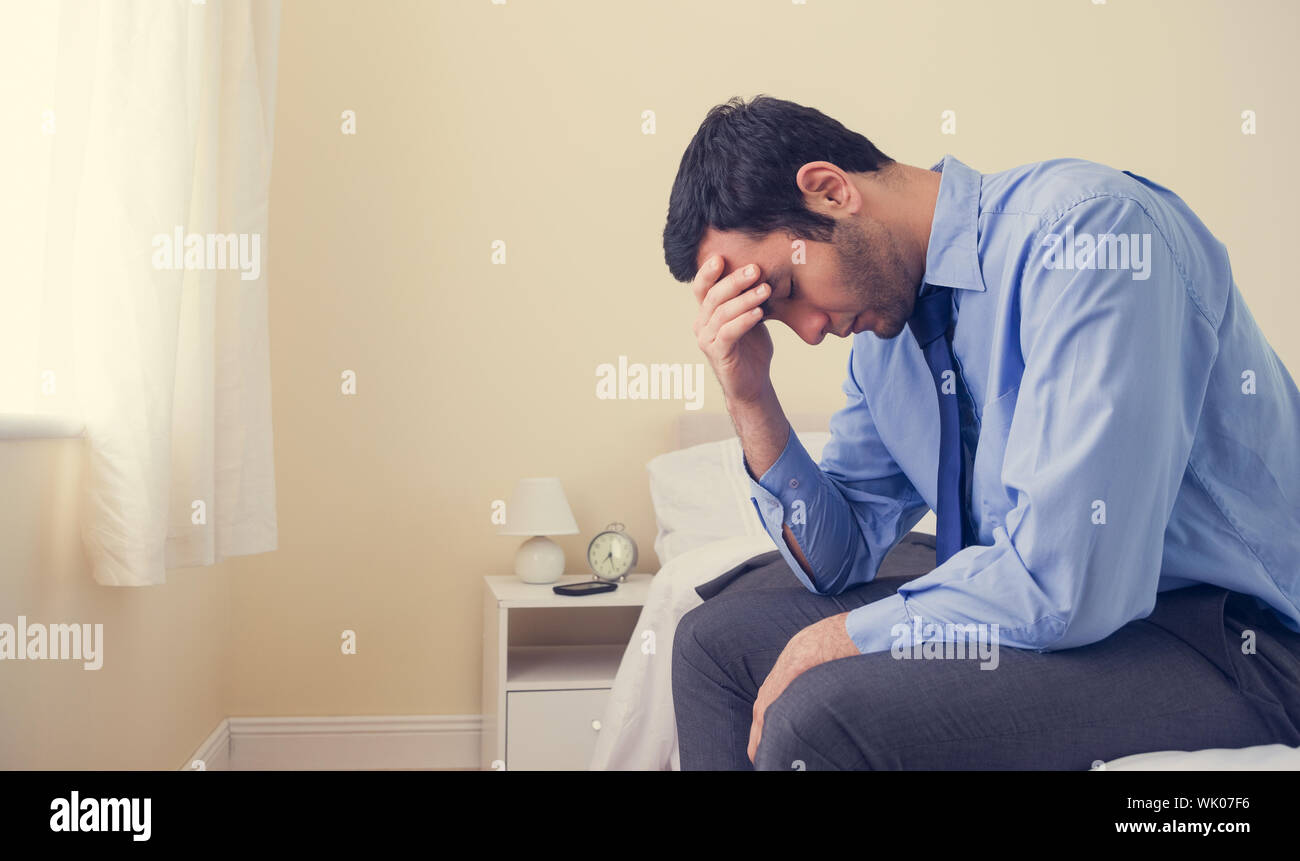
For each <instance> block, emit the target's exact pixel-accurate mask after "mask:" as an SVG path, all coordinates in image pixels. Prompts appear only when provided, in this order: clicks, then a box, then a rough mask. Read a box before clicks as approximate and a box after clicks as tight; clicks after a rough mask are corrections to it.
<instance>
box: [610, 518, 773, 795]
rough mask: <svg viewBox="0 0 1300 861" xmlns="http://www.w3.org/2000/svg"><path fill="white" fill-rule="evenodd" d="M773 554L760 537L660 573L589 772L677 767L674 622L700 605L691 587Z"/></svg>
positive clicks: (715, 548) (690, 554) (710, 547)
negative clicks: (765, 554)
mask: <svg viewBox="0 0 1300 861" xmlns="http://www.w3.org/2000/svg"><path fill="white" fill-rule="evenodd" d="M775 549H776V545H775V544H773V543H772V539H771V537H769V536H768V535H767V534H766V533H764V534H763V535H760V536H748V535H747V536H742V537H738V538H725V539H723V540H721V541H714V542H712V543H710V544H707V545H705V546H703V547H697V548H695V549H694V550H688V551H686V552H685V553H683V554H681V555H680V556H678V557H676V558H675V559H673V560H672V561H671V562H669V563H668V564H667V565H665V566H664V567H663V568H661V569H659V573H658V574H656V575H655V578H654V580H653V581H651V583H650V593H649V594H648V595H647V596H646V602H645V606H644V607H643V608H642V609H641V616H640V618H639V619H638V620H637V625H636V630H635V632H634V633H633V635H632V639H631V641H630V642H629V643H628V645H627V650H626V651H625V652H624V653H623V660H622V662H621V663H620V664H619V668H618V674H617V675H616V676H615V677H614V687H613V690H612V691H611V692H610V697H609V702H608V703H607V704H606V706H605V714H604V717H603V718H602V719H601V724H600V733H599V735H598V736H597V741H596V750H595V753H593V754H592V760H591V766H590V767H591V769H592V770H593V771H667V770H673V771H676V770H678V769H680V768H681V761H680V760H679V759H678V753H677V720H676V717H675V716H674V714H673V684H672V682H673V674H672V673H673V633H674V632H675V631H676V630H677V622H678V621H679V620H680V619H681V618H682V616H684V615H686V613H687V612H688V611H689V610H691V609H693V608H695V607H698V606H699V605H700V604H702V603H703V600H702V599H701V598H700V596H699V593H697V592H696V591H695V587H696V586H700V585H702V584H704V583H707V582H709V581H710V580H712V579H714V578H715V577H719V576H721V575H722V574H724V573H726V572H727V571H728V570H730V569H731V568H734V567H736V566H737V565H739V564H740V563H742V562H744V561H745V560H747V559H751V558H753V557H754V556H757V555H758V554H760V553H766V552H768V551H770V550H775ZM647 633H650V634H653V637H649V636H647ZM652 647H653V648H652Z"/></svg>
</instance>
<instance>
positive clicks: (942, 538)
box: [907, 285, 976, 565]
mask: <svg viewBox="0 0 1300 861" xmlns="http://www.w3.org/2000/svg"><path fill="white" fill-rule="evenodd" d="M931 287H932V290H933V292H931V293H927V294H925V295H924V296H917V298H916V308H915V309H914V310H913V312H912V317H911V319H910V320H908V321H907V325H908V327H909V328H910V329H911V330H912V334H913V335H915V336H916V342H917V343H918V344H920V345H921V349H922V350H923V351H924V352H925V361H926V364H928V365H929V366H930V374H931V376H933V377H934V385H935V392H936V393H937V394H938V397H939V479H938V488H937V490H938V497H939V500H938V502H939V510H938V511H936V512H935V516H936V517H937V518H938V521H939V528H938V534H937V535H936V536H935V562H936V564H938V565H942V564H943V563H944V562H945V561H947V559H948V558H949V557H950V556H952V555H953V554H954V553H956V552H957V551H958V550H961V549H962V548H963V547H967V546H969V545H971V544H974V543H976V542H975V533H974V528H973V527H972V526H971V524H970V522H969V520H968V519H967V516H966V502H965V499H964V496H965V489H966V483H967V475H966V458H965V455H964V452H963V450H962V441H961V418H960V415H961V414H960V404H959V403H958V394H957V393H958V391H960V389H959V387H960V386H961V385H962V384H963V381H961V380H959V379H958V374H957V371H956V369H955V368H954V367H953V360H952V346H951V344H950V343H949V340H948V339H949V338H950V337H951V333H950V331H949V329H950V327H951V325H952V289H951V288H949V287H933V285H931ZM945 373H948V374H949V376H948V379H947V381H945V379H944V374H945ZM945 382H946V383H947V384H946V386H945ZM945 389H946V391H945Z"/></svg>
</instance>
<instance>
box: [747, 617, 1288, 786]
mask: <svg viewBox="0 0 1300 861" xmlns="http://www.w3.org/2000/svg"><path fill="white" fill-rule="evenodd" d="M1204 633H1205V640H1206V641H1207V642H1209V643H1211V644H1212V645H1215V641H1214V637H1215V636H1216V635H1217V636H1218V637H1219V640H1218V647H1219V648H1221V643H1222V628H1221V627H1220V629H1219V630H1218V631H1217V632H1216V631H1213V630H1208V629H1207V630H1206V631H1205V632H1204ZM1199 645H1200V648H1197V647H1194V646H1193V644H1192V643H1190V642H1188V641H1187V640H1184V639H1182V638H1181V637H1179V636H1176V635H1174V634H1173V633H1171V632H1170V631H1169V630H1167V629H1165V628H1163V627H1161V626H1159V625H1157V624H1153V623H1152V622H1149V621H1147V620H1138V621H1134V622H1131V623H1129V624H1128V625H1126V626H1124V627H1123V628H1121V629H1120V630H1119V631H1117V632H1115V633H1114V634H1112V635H1111V636H1110V637H1108V638H1106V639H1105V640H1102V641H1100V642H1098V643H1093V644H1091V645H1089V646H1084V647H1080V648H1076V649H1069V650H1065V651H1059V652H1047V653H1039V652H1032V651H1025V650H1021V649H1013V648H1000V649H999V650H998V651H997V663H996V667H995V668H993V669H981V666H982V665H984V664H986V663H988V664H991V662H982V661H981V660H980V659H978V658H967V659H964V660H963V659H929V660H926V659H899V658H895V657H894V656H893V655H892V654H891V653H890V652H879V653H874V654H869V655H859V656H855V657H851V658H844V659H840V660H837V661H831V662H829V663H826V664H822V665H821V666H818V667H815V668H813V669H811V670H808V671H806V672H804V673H803V674H801V675H800V676H799V677H798V678H796V679H795V680H794V681H793V682H792V683H791V684H790V686H789V687H788V688H787V689H786V690H785V692H784V693H783V694H782V695H781V697H779V698H778V699H777V700H776V701H775V702H774V703H773V704H772V705H771V706H770V707H769V708H768V711H767V714H766V715H765V718H764V733H763V739H762V742H761V744H760V746H759V748H758V754H757V757H756V759H755V766H756V767H757V768H760V769H763V768H767V769H782V770H789V769H791V768H796V769H797V768H803V769H810V770H814V769H830V768H837V769H1087V768H1089V767H1090V765H1091V764H1092V763H1094V762H1096V761H1107V760H1111V759H1115V758H1117V757H1120V756H1125V755H1128V754H1132V753H1144V752H1148V751H1153V750H1201V749H1205V748H1212V747H1224V748H1238V747H1246V746H1250V745H1253V744H1266V743H1273V742H1277V741H1286V742H1287V743H1289V744H1297V743H1300V738H1296V737H1295V736H1296V732H1295V728H1294V727H1293V726H1291V725H1289V724H1288V723H1287V722H1286V720H1285V718H1284V717H1279V714H1278V713H1277V710H1275V709H1274V710H1269V709H1267V708H1261V706H1260V704H1259V702H1258V700H1257V698H1253V697H1249V696H1245V695H1243V694H1242V692H1241V689H1240V687H1239V686H1238V684H1237V681H1236V679H1235V678H1234V676H1233V675H1231V674H1229V673H1225V672H1224V669H1223V668H1222V667H1220V666H1218V665H1216V663H1215V662H1213V661H1210V660H1207V659H1206V655H1205V653H1204V649H1205V648H1206V647H1205V646H1204V644H1199Z"/></svg>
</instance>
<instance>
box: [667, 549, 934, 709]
mask: <svg viewBox="0 0 1300 861" xmlns="http://www.w3.org/2000/svg"><path fill="white" fill-rule="evenodd" d="M906 579H910V578H890V579H885V580H875V581H872V582H870V583H866V584H863V585H862V586H857V587H855V588H853V589H848V590H845V591H844V592H841V593H840V594H839V595H818V594H815V593H813V592H809V591H808V590H807V589H805V588H804V587H803V585H802V584H801V583H799V581H798V580H796V579H795V577H794V575H793V574H792V573H791V572H790V569H789V567H788V566H787V565H786V563H785V562H784V561H782V560H781V559H777V561H775V562H773V563H772V564H771V565H767V566H764V567H762V568H759V569H756V570H754V571H751V572H748V573H746V574H745V575H744V576H743V577H741V578H739V579H738V580H737V581H736V582H735V583H732V584H730V585H728V586H727V588H726V589H725V590H724V591H722V592H719V593H718V594H717V595H714V596H713V597H712V598H709V599H708V600H707V601H705V602H704V603H703V604H701V605H700V606H698V607H696V608H695V609H693V610H691V611H690V612H689V613H687V614H686V615H685V616H683V617H682V619H681V621H680V622H679V623H678V626H677V631H676V634H675V635H674V642H675V643H677V644H680V645H679V646H678V647H675V652H676V654H675V659H677V660H679V659H680V658H681V656H682V653H698V654H699V655H700V656H701V657H703V656H705V655H707V656H708V658H709V659H711V660H712V661H713V662H714V663H716V664H718V665H719V666H720V667H721V668H722V669H723V670H724V671H726V672H727V674H728V675H729V676H730V677H731V678H732V680H733V681H734V682H735V683H736V684H737V685H738V686H739V687H740V688H741V689H742V690H745V691H747V692H748V693H749V694H751V695H753V694H757V692H758V688H759V687H760V686H761V685H762V684H763V680H764V679H766V678H767V674H768V673H769V672H771V670H772V667H773V666H775V664H776V659H777V658H778V657H780V655H781V651H782V650H783V649H784V648H785V646H786V644H787V643H788V642H789V641H790V638H791V637H793V636H794V635H795V634H797V633H799V632H800V631H802V630H803V629H804V628H806V627H808V626H809V625H812V624H814V623H816V622H819V621H821V620H822V619H825V618H826V617H828V616H834V615H836V614H839V613H845V612H848V611H849V610H852V609H854V608H856V607H861V606H862V605H864V604H869V603H871V602H872V601H877V600H879V599H881V598H887V597H889V596H890V595H893V594H894V593H895V592H897V591H898V587H899V585H900V584H902V583H904V582H906Z"/></svg>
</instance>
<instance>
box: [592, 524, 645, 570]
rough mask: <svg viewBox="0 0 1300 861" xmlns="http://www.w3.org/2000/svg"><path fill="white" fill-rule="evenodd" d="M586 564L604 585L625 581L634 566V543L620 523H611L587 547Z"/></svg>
mask: <svg viewBox="0 0 1300 861" xmlns="http://www.w3.org/2000/svg"><path fill="white" fill-rule="evenodd" d="M587 564H588V565H590V566H591V572H592V575H593V576H594V577H595V578H596V579H597V580H603V581H605V582H606V583H613V582H615V581H622V580H625V579H627V574H628V572H629V571H631V570H632V568H633V566H635V565H636V542H635V541H633V540H632V536H630V535H628V534H627V532H625V531H624V529H623V524H621V523H611V524H609V525H608V526H606V527H605V529H604V531H603V532H600V533H598V534H597V535H596V537H595V538H593V539H591V543H590V544H588V545H587Z"/></svg>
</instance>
